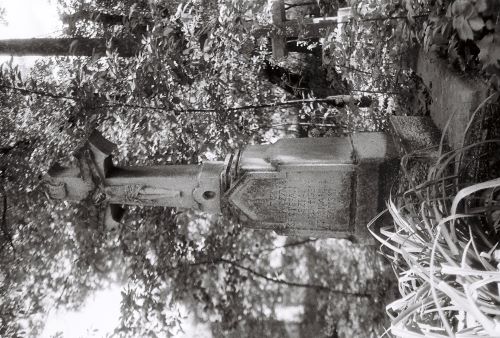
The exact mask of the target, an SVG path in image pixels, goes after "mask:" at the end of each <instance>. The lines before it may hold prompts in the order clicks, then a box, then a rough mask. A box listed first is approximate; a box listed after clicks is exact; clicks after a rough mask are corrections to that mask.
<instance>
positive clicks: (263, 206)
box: [46, 132, 399, 243]
mask: <svg viewBox="0 0 500 338" xmlns="http://www.w3.org/2000/svg"><path fill="white" fill-rule="evenodd" d="M114 148H115V145H114V144H113V143H111V142H109V141H107V140H106V139H105V138H104V137H102V136H101V134H99V133H98V132H94V133H93V134H92V135H91V136H90V138H89V140H88V142H87V144H86V145H85V146H84V147H83V148H82V149H81V150H79V151H78V152H77V155H76V157H77V159H78V163H79V165H78V166H77V167H73V168H65V167H61V166H59V165H54V166H53V167H52V168H51V169H50V171H49V173H48V175H47V178H46V184H47V188H48V194H49V196H50V197H51V198H55V199H65V200H72V201H81V200H85V201H88V203H94V204H98V205H99V206H102V210H103V212H102V220H103V222H104V224H105V225H106V227H108V228H114V227H116V226H117V225H118V224H119V222H120V218H121V216H122V215H123V212H124V209H123V207H124V206H126V205H148V206H168V207H177V208H192V209H196V210H201V211H205V212H209V213H223V214H226V215H230V216H232V217H236V218H237V219H239V221H240V222H241V223H242V224H244V225H245V226H247V227H251V228H256V229H267V230H273V231H276V232H277V233H279V234H282V235H293V236H307V237H336V238H350V239H352V240H356V241H358V242H360V243H372V239H371V235H370V234H369V232H368V231H367V229H366V224H367V223H368V222H369V220H370V219H372V218H373V217H374V216H376V215H377V213H378V212H379V211H381V210H383V209H384V208H385V200H386V199H387V197H388V190H389V188H390V186H391V184H392V183H393V182H394V178H395V175H396V173H397V171H396V170H397V167H398V163H399V159H398V155H397V152H396V149H395V146H394V145H393V143H392V142H391V140H390V138H389V137H388V136H387V135H386V134H384V133H378V132H370V133H368V132H367V133H356V134H352V135H349V136H343V137H332V138H312V139H311V138H309V139H282V140H280V141H278V142H276V143H274V144H269V145H251V146H247V147H245V148H243V149H241V150H238V151H236V152H235V153H233V154H230V155H228V156H227V158H226V160H225V162H206V163H203V164H199V165H197V164H193V165H162V166H145V167H132V166H130V167H126V166H123V167H122V166H114V165H113V162H112V155H111V153H112V151H113V149H114Z"/></svg>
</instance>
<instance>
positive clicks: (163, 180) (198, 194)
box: [46, 132, 224, 229]
mask: <svg viewBox="0 0 500 338" xmlns="http://www.w3.org/2000/svg"><path fill="white" fill-rule="evenodd" d="M115 148H116V146H115V145H114V144H113V143H111V142H109V141H107V140H106V139H105V138H104V137H102V135H101V134H99V133H98V132H94V133H92V135H91V136H90V138H89V140H88V142H87V144H86V146H85V147H84V148H82V149H81V150H80V151H78V153H77V156H76V157H77V159H78V162H79V167H74V168H64V167H61V166H59V165H54V166H53V167H52V168H51V169H50V170H49V172H48V175H47V178H46V184H47V188H48V194H49V196H50V197H51V198H55V199H65V200H70V201H81V200H86V199H89V200H90V202H91V203H95V204H100V205H103V206H104V207H105V208H104V209H103V213H104V214H103V220H104V224H105V226H106V228H108V229H112V228H114V227H116V226H117V225H118V223H119V221H120V218H121V216H122V215H123V211H124V210H123V209H122V205H149V206H168V207H179V208H192V209H197V210H201V211H206V212H212V213H219V212H220V211H221V209H220V173H221V171H222V168H223V166H224V164H223V163H222V162H210V163H206V164H203V165H168V166H148V167H132V166H131V167H119V166H114V165H113V162H112V156H111V153H112V151H113V150H114V149H115Z"/></svg>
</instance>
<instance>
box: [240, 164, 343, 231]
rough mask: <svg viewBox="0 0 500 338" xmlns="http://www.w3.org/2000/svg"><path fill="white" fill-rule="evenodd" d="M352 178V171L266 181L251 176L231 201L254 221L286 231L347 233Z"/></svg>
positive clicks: (292, 174) (293, 174)
mask: <svg viewBox="0 0 500 338" xmlns="http://www.w3.org/2000/svg"><path fill="white" fill-rule="evenodd" d="M255 174H257V175H256V176H255V177H252V175H255ZM352 175H353V172H349V171H348V172H345V171H344V172H338V171H337V172H315V173H314V174H312V173H311V172H288V173H287V174H286V177H279V176H278V177H275V178H273V177H265V178H264V177H258V173H249V176H250V178H248V179H247V180H244V182H242V184H243V186H242V187H240V188H239V189H236V190H235V191H234V193H233V194H232V195H231V200H232V201H233V203H234V204H236V205H238V206H239V207H240V208H241V209H242V211H243V212H245V211H246V212H247V213H248V214H249V215H250V217H251V218H252V219H253V220H254V221H258V222H263V223H273V224H282V225H283V226H285V227H286V228H296V229H311V230H312V229H316V230H332V231H347V230H349V224H350V219H349V217H350V208H351V206H350V201H351V198H350V197H351V181H352ZM268 176H269V175H268ZM252 216H253V217H252Z"/></svg>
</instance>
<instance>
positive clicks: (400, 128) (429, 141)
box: [390, 116, 441, 160]
mask: <svg viewBox="0 0 500 338" xmlns="http://www.w3.org/2000/svg"><path fill="white" fill-rule="evenodd" d="M390 127H391V134H392V136H393V138H394V141H395V142H394V143H395V145H396V146H397V147H398V150H399V151H400V152H401V155H402V156H403V155H409V156H418V157H420V158H422V157H426V158H428V159H431V160H432V159H436V157H437V156H438V147H439V143H440V141H441V132H440V131H439V129H438V128H437V127H436V125H435V124H434V122H432V119H431V118H430V117H429V116H391V118H390Z"/></svg>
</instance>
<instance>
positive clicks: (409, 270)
mask: <svg viewBox="0 0 500 338" xmlns="http://www.w3.org/2000/svg"><path fill="white" fill-rule="evenodd" d="M474 115H475V114H474ZM499 145H500V139H489V140H475V141H474V142H473V143H469V144H468V145H465V146H464V147H463V148H462V149H459V150H453V151H449V152H445V153H442V149H443V147H442V146H441V145H440V151H439V153H440V156H438V158H437V159H436V160H435V162H434V163H433V164H432V165H430V166H429V167H428V168H427V170H426V175H425V179H424V180H423V181H420V182H417V181H415V175H410V171H411V168H408V167H407V166H408V163H410V162H411V161H409V160H408V158H403V160H402V167H403V172H404V173H405V175H404V177H406V180H407V182H406V188H405V189H404V191H400V192H399V193H398V194H396V195H395V196H394V197H391V199H390V200H389V202H388V207H387V210H386V212H389V213H390V214H391V216H392V219H393V224H392V225H390V226H386V227H383V228H382V229H381V231H380V233H375V232H374V231H372V229H371V224H373V222H374V221H375V220H374V221H372V223H371V224H369V225H368V227H369V229H370V231H371V232H372V234H373V235H374V236H375V237H376V238H377V240H378V241H379V242H380V243H381V250H382V252H383V254H384V255H385V256H386V257H387V258H388V259H389V260H390V261H391V262H392V266H393V269H394V272H395V273H396V276H397V278H398V285H399V293H400V298H399V299H397V300H396V301H394V302H392V303H391V304H389V305H388V306H387V307H386V312H387V314H388V315H389V317H390V320H391V327H390V332H391V333H392V334H393V335H395V336H400V337H415V338H417V337H418V338H420V337H460V338H465V337H500V293H499V288H500V270H499V267H500V247H499V239H500V178H498V171H497V172H493V178H492V173H491V172H490V173H489V174H488V175H483V176H484V177H488V178H487V179H484V180H480V179H478V177H479V175H478V173H477V168H478V166H481V164H484V162H485V161H486V162H487V161H488V160H489V159H491V157H492V156H495V155H494V152H493V154H492V153H491V152H490V153H489V154H485V153H484V152H485V151H487V150H491V149H496V150H495V151H497V152H498V147H499ZM474 168H476V169H474ZM474 170H476V172H474ZM495 175H496V176H497V177H494V176H495Z"/></svg>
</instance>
